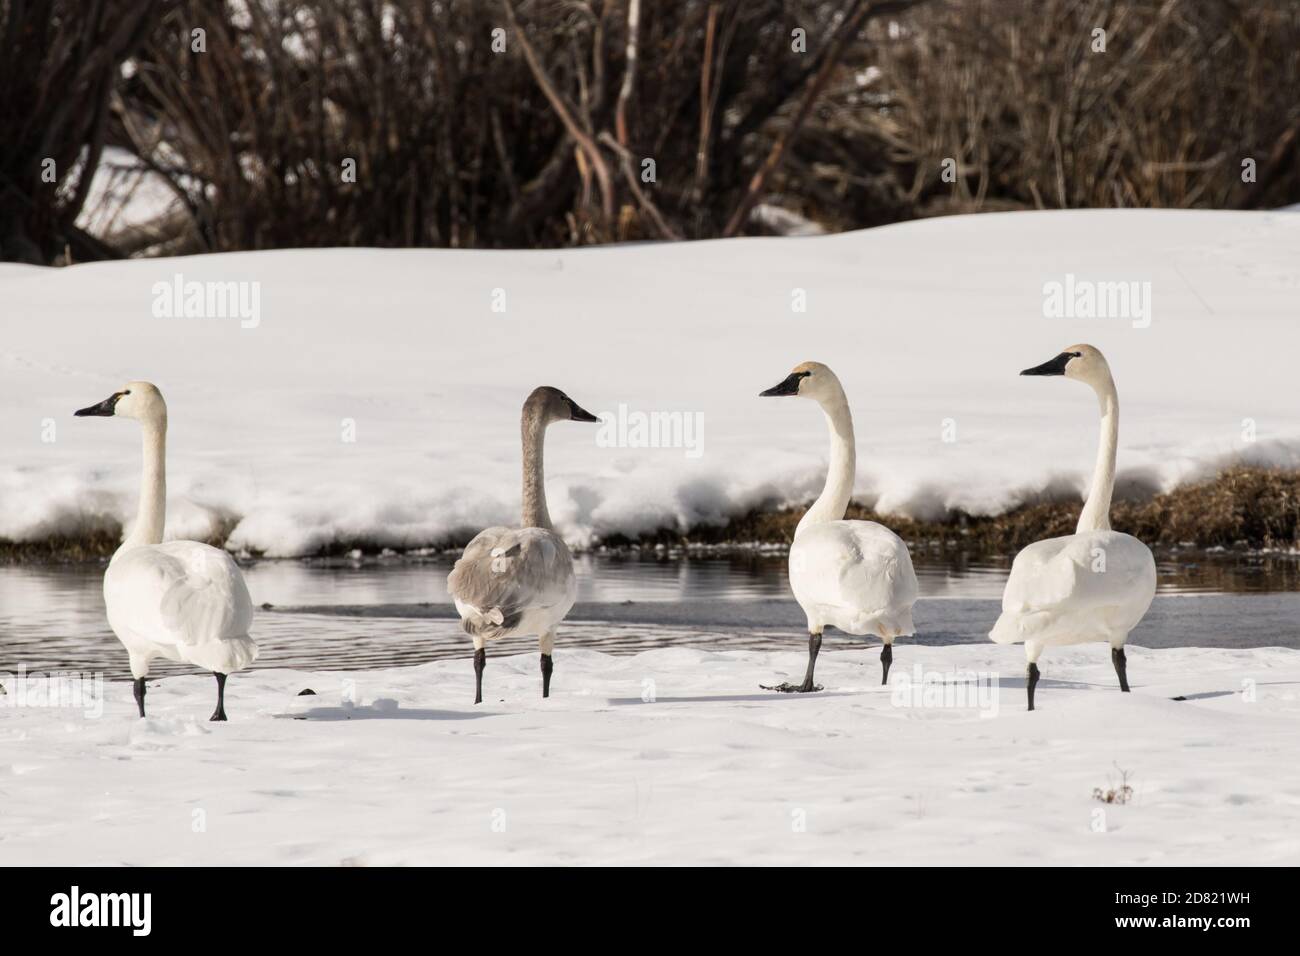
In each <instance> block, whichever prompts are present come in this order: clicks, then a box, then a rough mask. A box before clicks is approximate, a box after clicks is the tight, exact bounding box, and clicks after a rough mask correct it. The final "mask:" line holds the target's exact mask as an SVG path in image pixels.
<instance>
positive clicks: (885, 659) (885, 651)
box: [880, 644, 894, 687]
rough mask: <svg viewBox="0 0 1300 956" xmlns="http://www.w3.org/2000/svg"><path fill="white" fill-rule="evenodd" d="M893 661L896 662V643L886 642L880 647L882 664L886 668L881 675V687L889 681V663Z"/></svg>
mask: <svg viewBox="0 0 1300 956" xmlns="http://www.w3.org/2000/svg"><path fill="white" fill-rule="evenodd" d="M892 663H894V645H893V644H886V645H885V646H884V647H882V648H881V649H880V666H881V668H882V669H883V670H884V673H883V674H881V676H880V686H881V687H884V686H885V685H886V684H888V683H889V665H890V664H892Z"/></svg>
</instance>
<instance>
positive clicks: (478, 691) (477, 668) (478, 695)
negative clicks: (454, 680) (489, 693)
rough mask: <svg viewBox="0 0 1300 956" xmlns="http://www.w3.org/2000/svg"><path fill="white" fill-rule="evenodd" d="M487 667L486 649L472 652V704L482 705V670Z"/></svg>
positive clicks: (481, 648)
mask: <svg viewBox="0 0 1300 956" xmlns="http://www.w3.org/2000/svg"><path fill="white" fill-rule="evenodd" d="M486 666H487V648H486V647H480V648H479V649H478V650H476V651H475V652H474V703H476V704H481V703H483V668H484V667H486Z"/></svg>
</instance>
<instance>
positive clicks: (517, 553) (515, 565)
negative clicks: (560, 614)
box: [447, 528, 573, 634]
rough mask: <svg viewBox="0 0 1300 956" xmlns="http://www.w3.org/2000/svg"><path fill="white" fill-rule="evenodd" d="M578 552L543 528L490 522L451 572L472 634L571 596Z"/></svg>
mask: <svg viewBox="0 0 1300 956" xmlns="http://www.w3.org/2000/svg"><path fill="white" fill-rule="evenodd" d="M572 581H573V558H572V557H571V556H570V555H569V549H568V548H567V547H565V546H564V542H563V541H561V540H560V539H559V538H558V537H557V536H556V535H555V534H554V532H551V531H547V530H546V529H544V528H488V529H487V530H486V531H482V532H480V533H479V534H478V535H477V536H476V537H475V538H474V540H473V541H471V542H470V543H469V545H468V546H466V548H465V553H464V554H463V555H461V557H460V560H458V561H457V562H456V565H455V567H453V568H452V570H451V574H450V575H448V577H447V589H448V590H449V591H450V592H451V596H452V597H453V598H454V599H455V600H456V603H457V604H458V605H460V606H462V610H463V611H465V612H468V613H464V615H463V616H464V620H465V629H466V630H468V631H469V632H470V633H471V634H477V633H491V632H493V631H506V630H509V629H510V628H512V627H514V626H515V625H516V624H517V623H518V622H519V619H520V617H521V616H522V615H523V613H524V612H525V611H527V610H533V609H540V608H548V607H553V606H555V605H557V604H560V603H561V602H563V601H565V600H568V599H569V598H570V594H571V592H570V588H571V585H572Z"/></svg>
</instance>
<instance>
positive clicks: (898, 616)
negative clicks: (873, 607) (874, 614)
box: [880, 607, 916, 641]
mask: <svg viewBox="0 0 1300 956" xmlns="http://www.w3.org/2000/svg"><path fill="white" fill-rule="evenodd" d="M880 631H881V637H887V638H889V639H890V640H891V641H892V640H893V639H894V638H896V637H911V636H912V635H913V634H915V633H916V626H915V625H914V624H913V623H912V609H911V608H910V607H905V608H903V609H902V610H900V611H894V612H892V613H890V614H888V615H886V616H884V617H882V618H881V619H880Z"/></svg>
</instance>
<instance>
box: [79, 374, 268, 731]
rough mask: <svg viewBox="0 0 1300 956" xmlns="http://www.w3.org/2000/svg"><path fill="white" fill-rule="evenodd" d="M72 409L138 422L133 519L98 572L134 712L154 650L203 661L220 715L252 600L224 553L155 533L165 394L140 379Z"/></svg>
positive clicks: (161, 496) (243, 647) (249, 650)
mask: <svg viewBox="0 0 1300 956" xmlns="http://www.w3.org/2000/svg"><path fill="white" fill-rule="evenodd" d="M76 414H77V415H78V416H82V417H84V416H87V415H101V416H113V417H116V418H134V419H135V420H136V421H138V422H140V425H141V427H142V428H143V429H144V477H143V480H142V482H141V489H140V510H139V512H138V514H137V516H136V521H135V526H134V527H133V528H132V529H131V533H130V534H129V535H128V536H127V538H126V540H125V541H123V542H122V546H121V547H120V548H118V549H117V552H116V553H115V554H114V555H113V559H112V561H110V562H109V565H108V570H107V571H105V572H104V604H105V606H106V608H107V609H108V623H109V626H110V627H112V628H113V633H114V634H116V635H117V639H118V640H119V641H121V642H122V646H124V647H125V648H126V651H127V654H129V655H130V658H131V675H132V676H133V677H134V678H135V702H136V705H137V706H138V707H139V709H140V716H141V717H143V716H144V694H145V678H146V677H148V676H149V662H150V661H152V660H153V659H154V658H155V657H164V658H166V659H167V660H171V661H177V662H178V663H185V664H193V665H195V666H196V667H202V668H203V669H204V670H209V671H212V673H213V674H214V675H215V676H216V678H217V709H216V711H214V712H213V714H212V719H213V720H225V719H226V709H225V696H226V675H227V674H231V673H233V672H235V671H238V670H243V669H244V668H245V667H247V666H248V665H249V664H251V663H252V662H253V661H254V659H256V657H257V645H256V644H255V643H253V639H252V638H251V637H249V635H248V629H249V626H250V625H251V624H252V623H253V602H252V601H251V600H250V599H249V597H248V588H247V587H245V586H244V576H243V575H242V574H240V572H239V567H238V566H237V565H236V564H235V562H234V561H233V560H232V559H231V557H230V555H229V554H227V553H226V552H225V551H222V550H220V549H218V548H214V547H211V546H210V545H206V544H200V543H199V542H197V541H169V542H167V543H166V544H163V543H162V539H163V525H164V523H165V521H166V519H167V477H166V444H167V403H166V402H164V401H163V397H162V393H161V392H159V391H158V389H157V388H155V387H154V386H153V385H151V384H150V383H148V382H129V383H127V385H126V387H125V388H123V389H122V391H120V392H114V393H113V394H112V395H110V396H109V397H108V398H106V399H104V401H102V402H100V403H99V404H98V405H92V406H90V407H89V408H83V409H81V410H79V411H78V412H77V413H76Z"/></svg>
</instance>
